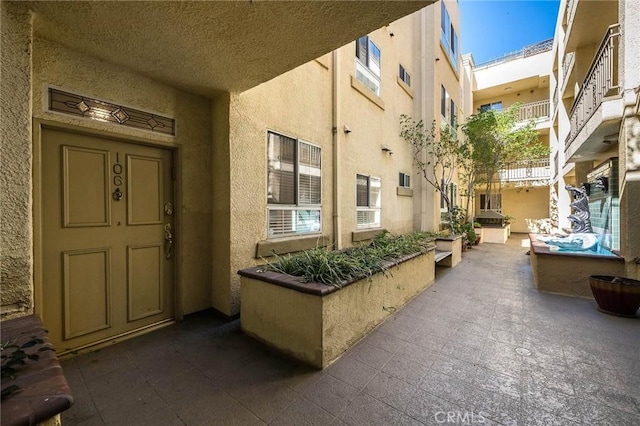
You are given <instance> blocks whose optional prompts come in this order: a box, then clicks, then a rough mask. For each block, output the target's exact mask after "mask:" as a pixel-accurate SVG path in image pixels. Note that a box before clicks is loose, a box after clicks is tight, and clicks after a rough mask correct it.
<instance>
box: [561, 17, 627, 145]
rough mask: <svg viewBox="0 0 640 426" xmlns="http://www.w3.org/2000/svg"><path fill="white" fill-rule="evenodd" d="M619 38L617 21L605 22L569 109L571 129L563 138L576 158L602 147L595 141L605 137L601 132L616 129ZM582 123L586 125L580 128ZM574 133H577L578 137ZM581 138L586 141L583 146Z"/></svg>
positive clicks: (618, 89) (619, 110)
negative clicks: (596, 47)
mask: <svg viewBox="0 0 640 426" xmlns="http://www.w3.org/2000/svg"><path fill="white" fill-rule="evenodd" d="M619 38H620V26H619V24H615V25H611V26H609V28H608V29H607V32H606V34H605V36H604V38H603V40H602V42H601V43H600V47H599V48H598V50H597V53H596V55H595V57H594V60H593V62H592V63H591V66H590V67H589V71H588V72H587V74H586V77H585V79H584V82H583V84H582V85H581V86H580V89H579V92H578V93H577V95H576V98H575V101H574V103H573V106H572V108H571V111H570V112H569V121H570V124H571V129H570V132H569V135H568V136H567V138H566V140H565V152H566V153H567V156H566V157H567V158H570V157H571V156H572V155H574V154H578V156H577V157H579V158H583V157H585V156H593V155H596V154H597V153H598V151H599V150H602V148H601V147H600V145H602V144H600V143H599V142H602V140H603V139H606V138H605V136H611V135H612V134H615V133H617V129H616V127H617V124H616V121H617V122H619V119H620V118H621V114H622V110H621V109H619V108H616V105H615V98H613V97H614V96H616V95H619V94H620V86H619V84H618V49H619ZM609 101H612V102H613V104H612V105H611V107H612V108H609V105H603V104H605V103H608V102H609ZM605 107H606V108H605ZM587 124H588V126H587ZM585 126H587V129H586V130H585V131H584V132H582V130H583V129H584V128H585ZM581 133H582V134H581ZM578 135H581V136H580V137H578ZM598 139H600V140H598ZM585 142H588V144H587V145H586V146H584V147H583V145H585ZM578 151H583V152H578Z"/></svg>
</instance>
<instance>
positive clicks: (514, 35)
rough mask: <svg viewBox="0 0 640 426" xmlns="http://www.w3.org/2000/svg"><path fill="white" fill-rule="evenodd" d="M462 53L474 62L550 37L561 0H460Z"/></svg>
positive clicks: (513, 50)
mask: <svg viewBox="0 0 640 426" xmlns="http://www.w3.org/2000/svg"><path fill="white" fill-rule="evenodd" d="M458 4H459V7H460V21H461V22H460V24H461V36H460V39H461V40H460V41H461V44H462V46H461V48H460V50H461V53H462V54H466V53H472V54H473V60H474V62H475V63H476V65H477V64H480V63H482V62H486V61H488V60H491V59H495V58H499V57H501V56H504V55H506V54H508V53H512V52H515V51H518V50H520V49H522V48H523V47H525V46H528V45H530V44H534V43H536V42H539V41H542V40H546V39H549V38H553V33H554V31H555V27H556V19H557V17H558V7H559V5H560V0H459V2H458Z"/></svg>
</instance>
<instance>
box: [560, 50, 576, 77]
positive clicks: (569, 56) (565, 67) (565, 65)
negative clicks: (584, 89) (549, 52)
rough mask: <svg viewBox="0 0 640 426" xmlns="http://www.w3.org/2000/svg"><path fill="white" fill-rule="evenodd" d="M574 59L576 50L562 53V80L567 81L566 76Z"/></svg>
mask: <svg viewBox="0 0 640 426" xmlns="http://www.w3.org/2000/svg"><path fill="white" fill-rule="evenodd" d="M575 59H576V52H569V53H565V54H564V58H562V78H563V80H564V81H567V78H568V77H569V71H570V69H571V66H572V65H573V62H574V61H575Z"/></svg>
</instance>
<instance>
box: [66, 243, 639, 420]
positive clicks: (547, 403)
mask: <svg viewBox="0 0 640 426" xmlns="http://www.w3.org/2000/svg"><path fill="white" fill-rule="evenodd" d="M525 239H526V235H522V234H520V235H518V234H512V236H511V238H510V239H509V240H508V242H507V244H504V245H501V244H482V245H480V246H477V247H474V248H473V249H471V250H468V251H467V252H465V253H463V260H462V262H461V263H460V264H459V265H458V266H457V267H456V268H454V269H447V268H441V267H439V268H437V269H438V270H437V276H436V282H435V284H434V285H432V286H431V287H430V288H428V289H427V290H426V291H424V292H423V293H422V294H420V295H419V296H417V297H416V298H415V299H413V300H412V301H411V302H410V303H408V304H407V305H405V307H404V308H402V309H400V310H398V311H397V312H396V313H395V314H394V315H393V316H391V317H390V318H389V319H388V320H387V321H386V322H385V323H383V324H382V325H381V326H379V327H378V328H377V329H375V330H374V331H373V332H372V333H370V334H369V335H368V336H367V337H366V338H365V339H363V340H362V341H361V342H360V343H359V344H358V345H357V346H355V347H353V348H352V349H351V350H349V351H347V352H346V353H345V354H344V355H343V356H342V357H341V358H340V359H339V360H338V361H336V362H335V363H334V364H332V365H331V366H329V367H328V368H326V369H324V370H322V371H319V370H314V369H312V368H310V367H307V366H305V365H303V364H300V363H298V362H297V361H292V360H290V359H289V358H286V357H284V356H282V355H280V354H279V353H277V352H274V351H272V350H271V349H269V348H267V347H265V346H264V345H262V344H260V343H258V342H256V341H254V340H252V339H250V338H249V337H246V336H244V335H243V334H242V332H241V330H240V320H233V321H228V320H225V319H222V318H220V317H218V316H216V315H215V314H214V313H213V312H212V311H205V312H201V313H196V314H192V315H189V316H187V317H186V319H185V320H184V321H183V322H180V323H178V324H174V325H172V326H169V327H166V328H164V329H162V330H160V331H156V332H153V333H150V334H147V335H144V336H142V337H138V338H135V339H132V340H129V341H125V342H123V343H120V344H116V345H113V346H111V347H108V348H105V349H101V350H99V351H96V352H93V353H89V354H85V355H80V356H76V357H74V358H70V359H66V360H64V361H63V362H62V366H63V369H64V372H65V375H66V377H67V380H68V381H69V384H70V386H71V388H72V391H73V394H74V397H75V404H74V406H73V407H72V408H71V409H69V410H68V411H66V412H64V413H63V414H62V423H63V424H64V425H243V426H244V425H264V424H269V425H331V424H334V425H395V424H397V425H423V424H426V425H434V424H490V425H491V424H497V425H516V424H518V425H615V426H624V425H629V426H631V425H638V424H640V395H639V393H638V389H640V326H639V325H640V322H639V320H638V318H619V317H614V316H609V315H606V314H603V313H600V312H599V311H597V309H596V304H595V301H593V300H589V299H579V298H571V297H565V296H557V295H552V294H545V293H539V292H538V291H537V290H536V289H535V286H534V284H533V278H532V274H531V267H530V264H529V256H527V255H525V252H526V251H527V248H526V247H523V244H522V241H523V240H525Z"/></svg>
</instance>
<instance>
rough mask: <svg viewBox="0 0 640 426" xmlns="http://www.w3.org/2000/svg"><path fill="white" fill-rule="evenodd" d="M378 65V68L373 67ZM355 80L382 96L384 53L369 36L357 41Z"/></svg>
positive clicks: (359, 38)
mask: <svg viewBox="0 0 640 426" xmlns="http://www.w3.org/2000/svg"><path fill="white" fill-rule="evenodd" d="M375 52H377V56H376V55H375ZM372 64H373V65H376V64H377V67H376V66H372ZM355 69H356V70H355V78H356V80H358V81H359V82H360V83H362V84H364V85H365V86H366V87H367V88H369V90H371V91H372V92H373V93H375V94H376V96H380V93H381V86H382V51H381V50H380V48H379V47H378V45H377V44H375V43H374V42H373V40H371V37H369V36H368V35H365V36H362V37H358V39H357V40H356V54H355Z"/></svg>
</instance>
